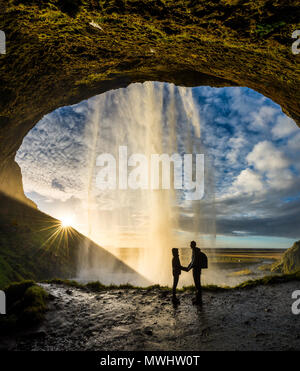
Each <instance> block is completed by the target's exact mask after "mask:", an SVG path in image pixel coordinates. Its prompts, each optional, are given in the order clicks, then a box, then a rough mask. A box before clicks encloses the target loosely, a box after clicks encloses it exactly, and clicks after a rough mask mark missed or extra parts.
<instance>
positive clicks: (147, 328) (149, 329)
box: [144, 327, 153, 336]
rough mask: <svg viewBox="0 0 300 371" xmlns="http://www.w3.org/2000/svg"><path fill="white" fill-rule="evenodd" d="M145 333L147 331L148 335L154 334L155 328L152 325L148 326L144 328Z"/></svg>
mask: <svg viewBox="0 0 300 371" xmlns="http://www.w3.org/2000/svg"><path fill="white" fill-rule="evenodd" d="M144 333H145V334H146V335H148V336H152V335H153V330H152V328H151V327H146V328H145V329H144Z"/></svg>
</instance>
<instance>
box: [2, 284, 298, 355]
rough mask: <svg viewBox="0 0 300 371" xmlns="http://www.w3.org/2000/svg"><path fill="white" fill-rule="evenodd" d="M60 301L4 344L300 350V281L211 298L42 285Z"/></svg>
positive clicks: (58, 347) (214, 294) (206, 295)
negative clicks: (298, 303) (299, 306)
mask: <svg viewBox="0 0 300 371" xmlns="http://www.w3.org/2000/svg"><path fill="white" fill-rule="evenodd" d="M42 286H43V287H44V288H45V289H46V290H47V291H48V292H49V293H51V295H53V298H52V300H51V303H50V308H49V311H48V312H47V315H46V320H45V321H44V323H43V324H42V326H41V327H39V328H37V329H35V330H31V331H30V332H28V331H27V332H26V333H20V334H18V335H17V336H15V337H14V338H13V339H12V338H10V339H4V340H3V342H2V348H6V349H7V348H9V349H11V350H64V351H71V350H95V351H97V350H300V315H298V316H297V315H294V314H292V312H291V305H292V302H293V300H292V298H291V295H292V292H293V291H294V290H297V289H298V290H299V289H300V283H299V282H288V283H282V284H275V285H269V286H259V287H256V288H252V289H243V290H230V291H225V292H209V291H205V292H204V294H203V302H204V303H203V306H202V307H199V306H195V305H193V304H192V298H193V297H194V294H193V293H192V292H189V291H186V292H182V293H179V294H178V297H179V298H180V301H181V303H180V305H178V306H177V307H174V306H173V305H172V303H171V300H170V299H171V297H170V292H168V291H163V290H160V289H157V288H154V289H152V290H150V291H147V290H140V289H136V290H135V289H128V290H107V291H103V292H101V293H96V294H95V293H91V292H86V291H84V290H82V289H75V288H69V287H66V286H61V285H54V284H43V285H42Z"/></svg>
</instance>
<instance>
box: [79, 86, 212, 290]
mask: <svg viewBox="0 0 300 371" xmlns="http://www.w3.org/2000/svg"><path fill="white" fill-rule="evenodd" d="M88 102H89V103H88V104H89V114H88V117H87V120H86V125H85V133H84V140H85V142H86V145H87V148H88V151H87V166H86V179H85V184H86V200H85V207H86V209H87V220H86V223H87V228H86V230H87V234H88V236H89V237H90V238H91V239H92V240H94V241H95V242H97V243H98V244H100V245H101V246H103V247H105V248H106V249H108V250H110V251H112V252H113V253H115V254H116V255H117V256H118V255H119V253H120V250H121V249H119V250H116V248H120V247H130V248H137V249H138V254H133V256H132V257H131V256H130V254H129V255H128V254H127V256H126V263H127V264H129V265H131V266H132V267H133V268H134V269H135V270H137V271H138V272H140V273H141V274H143V275H144V276H145V277H147V278H148V279H149V280H150V281H152V282H153V283H159V284H168V285H170V283H171V279H172V276H171V259H172V258H171V249H172V247H188V246H189V241H190V240H191V239H195V240H197V241H198V244H199V245H201V246H205V247H213V244H214V237H215V216H214V187H213V183H214V182H213V171H212V166H211V164H210V161H209V157H208V156H205V197H204V199H203V200H197V201H189V200H187V199H186V197H185V194H186V192H185V191H184V190H176V189H173V187H171V188H170V189H161V187H160V189H151V188H150V187H149V188H148V189H130V188H128V189H120V187H116V189H107V190H101V189H99V187H97V185H96V183H97V182H96V178H97V173H98V172H99V167H98V166H97V156H98V155H100V154H103V153H108V154H111V155H113V156H114V158H116V159H118V158H119V157H118V156H119V148H120V146H126V147H127V151H128V157H129V156H130V155H131V154H143V155H145V156H146V157H147V158H148V159H149V161H150V158H151V155H152V154H163V153H165V154H168V155H170V156H171V155H172V154H173V153H179V154H181V155H183V154H185V153H194V154H196V153H204V154H206V150H205V148H204V146H203V143H202V140H201V126H200V116H199V112H198V106H197V104H196V102H195V101H194V98H193V95H192V89H187V88H183V87H177V86H175V85H173V84H165V83H157V82H146V83H143V84H140V83H136V84H132V85H130V86H129V87H128V88H126V89H118V90H116V91H110V92H107V93H105V94H101V95H99V96H96V97H94V98H92V99H90V100H89V101H88ZM121 161H122V160H121ZM119 165H120V164H119ZM126 165H127V164H126ZM171 175H172V177H171V179H173V176H174V174H173V172H172V174H171ZM148 176H149V177H150V176H151V174H150V170H149V168H148ZM119 177H120V174H118V172H117V184H118V181H119ZM116 251H119V252H116ZM131 251H132V252H133V251H134V250H133V249H132V250H131ZM87 254H88V247H84V248H83V250H82V254H81V255H80V259H79V276H80V275H81V273H82V272H83V271H84V272H85V278H86V279H88V277H87V276H88V272H89V268H91V267H89V265H91V264H95V262H89V260H88V259H87V256H86V255H87ZM120 257H121V256H120ZM117 274H118V273H117V272H116V275H117ZM189 276H191V275H189ZM93 278H94V276H93ZM99 279H101V277H99ZM117 281H120V280H117ZM182 282H184V283H190V277H189V278H187V277H186V278H184V279H183V280H182Z"/></svg>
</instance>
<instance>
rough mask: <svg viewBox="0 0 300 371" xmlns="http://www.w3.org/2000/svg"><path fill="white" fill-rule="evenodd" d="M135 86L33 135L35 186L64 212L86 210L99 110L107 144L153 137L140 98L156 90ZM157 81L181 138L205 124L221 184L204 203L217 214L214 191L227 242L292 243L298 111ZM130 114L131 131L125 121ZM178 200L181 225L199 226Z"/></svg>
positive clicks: (164, 110) (207, 148) (46, 205)
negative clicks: (292, 114)
mask: <svg viewBox="0 0 300 371" xmlns="http://www.w3.org/2000/svg"><path fill="white" fill-rule="evenodd" d="M134 85H135V86H134ZM134 85H131V86H130V87H129V88H128V89H120V90H116V91H111V92H108V93H105V94H102V95H100V96H98V97H94V98H92V99H90V100H88V101H84V102H81V103H79V104H77V105H75V106H71V107H63V108H60V109H58V110H56V111H54V112H52V113H51V114H49V115H47V116H45V117H44V118H43V119H42V120H41V121H40V122H39V123H38V124H37V125H36V126H35V127H34V128H33V129H32V130H31V132H30V133H29V134H28V135H27V136H26V138H25V139H24V142H23V145H22V146H21V148H20V150H19V151H18V154H17V157H16V160H17V162H18V163H19V165H20V166H21V169H22V173H23V180H24V188H25V192H26V193H27V194H28V196H29V197H30V198H32V199H33V200H34V201H35V202H36V203H37V205H38V206H39V208H40V209H41V210H43V211H45V212H48V213H49V214H51V215H53V216H55V217H58V218H60V217H61V214H62V213H65V212H66V210H67V212H69V213H75V214H77V215H79V214H81V215H82V213H83V210H84V208H85V207H86V205H85V201H86V200H85V198H86V187H85V182H86V178H87V162H88V160H89V159H88V153H89V152H88V150H89V148H90V146H91V143H92V142H93V136H94V135H95V124H94V121H95V115H98V116H99V117H98V116H97V120H98V121H99V123H98V121H97V123H98V124H97V125H98V126H97V127H96V129H97V135H99V136H101V140H100V139H99V142H97V146H98V147H97V151H98V152H99V151H103V150H104V149H105V150H106V151H109V149H110V148H111V146H112V144H113V145H115V144H117V139H116V138H117V136H116V133H117V134H118V143H120V139H119V138H122V140H123V141H124V140H126V141H131V145H132V146H133V147H134V146H135V144H134V138H135V137H137V136H138V135H141V136H143V133H142V130H141V134H139V129H137V128H138V127H139V124H140V122H141V121H143V120H144V112H143V110H141V109H140V107H141V105H142V104H144V105H145V104H146V105H147V104H149V99H150V98H149V97H148V98H147V99H148V101H147V100H145V98H143V99H144V100H141V99H142V98H141V96H142V95H143V94H145V89H144V87H143V85H142V84H134ZM155 89H156V90H157V94H156V95H157V96H155V97H151V99H152V101H151V102H152V103H153V104H154V103H155V104H154V105H153V108H155V110H157V111H161V112H160V114H158V113H157V112H155V115H156V116H155V117H153V118H152V119H153V120H158V119H159V120H160V119H161V118H162V117H163V118H164V120H165V117H166V116H167V120H166V122H167V121H168V120H169V121H170V120H171V118H172V119H174V120H176V132H177V136H179V137H184V135H186V131H187V129H186V128H187V125H189V127H190V128H191V133H192V136H196V131H197V130H198V129H197V127H196V126H197V125H198V124H199V128H200V138H201V143H200V144H199V145H200V147H201V148H202V149H204V152H205V155H206V156H207V158H209V160H210V163H211V164H213V166H211V168H210V172H211V173H213V178H214V192H213V194H212V192H210V196H211V197H208V198H206V199H205V200H204V201H203V202H202V204H201V205H200V208H201V213H202V214H206V213H207V215H210V214H211V210H212V198H213V199H214V203H213V207H214V210H215V214H216V230H217V235H218V237H217V246H219V247H230V246H232V247H233V246H234V247H284V248H285V247H289V246H290V245H291V244H292V242H293V241H294V240H296V239H299V234H300V232H299V231H300V225H299V222H300V217H299V215H300V177H299V174H300V162H299V160H298V159H299V157H300V146H299V143H300V130H299V128H298V127H297V126H296V124H295V123H294V122H293V120H291V119H290V118H288V117H287V116H286V115H284V114H283V113H282V111H281V108H280V107H279V106H278V105H277V104H275V103H274V102H272V101H271V100H270V99H268V98H266V97H264V96H262V95H261V94H259V93H257V92H255V91H253V90H251V89H248V88H240V87H236V88H210V87H197V88H190V89H185V88H177V87H175V86H173V85H170V84H158V83H157V84H156V85H155ZM159 94H162V98H163V104H162V105H159V103H158V102H159V101H158V100H157V99H158V96H159ZM172 99H173V100H172ZM147 102H148V103H147ZM139 103H140V104H139ZM172 104H173V105H172ZM95 107H96V108H97V109H96V108H95ZM145 107H146V106H145ZM145 109H149V107H146V108H145ZM171 109H172V112H173V111H174V112H175V114H174V115H173V116H174V117H173V116H172V114H171V113H170V111H168V110H171ZM147 112H148V111H147ZM91 117H92V118H93V120H94V121H93V120H91ZM92 121H93V122H92ZM129 121H130V123H129V124H128V130H129V131H126V130H127V129H126V128H124V122H129ZM196 122H197V123H198V124H197V125H196V124H195V123H196ZM93 125H94V126H93ZM125 127H126V125H125ZM196 142H197V141H196V139H195V140H194V142H193V143H196ZM123 144H124V143H123ZM106 196H107V195H106ZM95 197H96V198H97V200H98V202H99V205H100V206H99V205H98V207H99V208H102V209H103V210H107V209H109V206H108V205H111V204H112V202H113V197H110V196H108V197H106V201H105V202H104V198H102V199H101V197H100V195H97V196H95ZM99 200H100V201H99ZM124 205H125V204H124ZM178 208H179V210H181V211H180V228H181V229H182V230H183V231H186V232H187V233H190V232H192V230H191V228H190V222H189V217H188V216H187V215H188V212H187V211H188V210H187V209H186V208H184V207H183V206H182V205H178ZM103 215H104V214H103ZM105 215H106V214H105ZM207 220H209V217H208V218H207ZM75 224H76V223H75ZM79 224H80V223H79ZM79 224H78V225H77V227H78V228H79V229H80V225H79ZM129 224H130V223H129ZM127 225H128V224H127ZM202 225H203V223H202ZM200 229H201V228H200ZM127 232H128V231H127ZM127 232H126V233H127ZM203 232H204V233H205V230H203Z"/></svg>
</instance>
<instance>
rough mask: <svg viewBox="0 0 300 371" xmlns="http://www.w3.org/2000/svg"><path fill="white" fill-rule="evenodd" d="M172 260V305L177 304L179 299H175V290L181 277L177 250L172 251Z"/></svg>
mask: <svg viewBox="0 0 300 371" xmlns="http://www.w3.org/2000/svg"><path fill="white" fill-rule="evenodd" d="M172 254H173V259H172V269H173V297H172V301H173V303H174V304H179V303H180V302H179V299H178V298H177V297H176V288H177V284H178V280H179V276H180V275H181V268H182V267H181V264H180V260H179V255H178V249H172Z"/></svg>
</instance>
